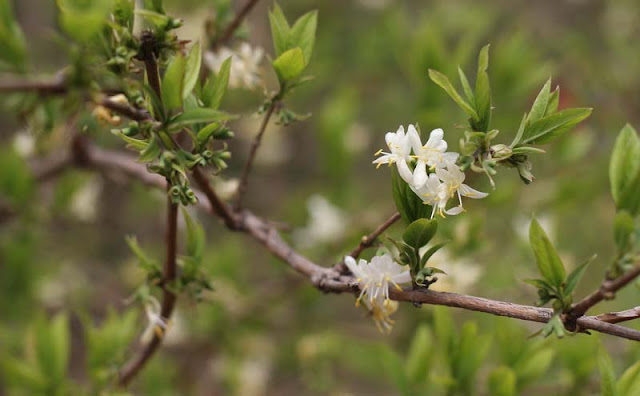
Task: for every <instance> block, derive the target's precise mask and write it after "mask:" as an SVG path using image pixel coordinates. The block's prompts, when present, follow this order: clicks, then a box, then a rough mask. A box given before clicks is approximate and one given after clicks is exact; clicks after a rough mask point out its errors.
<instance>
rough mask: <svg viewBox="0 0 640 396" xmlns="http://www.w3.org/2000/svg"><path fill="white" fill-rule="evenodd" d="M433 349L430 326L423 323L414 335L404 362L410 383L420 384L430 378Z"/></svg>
mask: <svg viewBox="0 0 640 396" xmlns="http://www.w3.org/2000/svg"><path fill="white" fill-rule="evenodd" d="M432 349H433V336H432V334H431V331H430V330H429V327H428V326H427V325H425V324H421V325H420V326H419V327H418V329H417V330H416V331H415V334H414V335H413V340H412V341H411V346H410V347H409V353H408V356H407V359H406V361H405V363H404V366H405V372H406V376H407V379H408V380H409V383H411V384H419V383H421V382H424V381H426V380H427V379H428V376H429V366H430V364H431V357H432V356H433V355H432V353H431V352H432Z"/></svg>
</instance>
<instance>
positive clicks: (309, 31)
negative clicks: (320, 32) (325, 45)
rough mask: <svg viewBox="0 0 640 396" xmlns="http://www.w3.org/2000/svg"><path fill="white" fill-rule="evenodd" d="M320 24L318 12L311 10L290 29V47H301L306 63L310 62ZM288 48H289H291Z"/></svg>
mask: <svg viewBox="0 0 640 396" xmlns="http://www.w3.org/2000/svg"><path fill="white" fill-rule="evenodd" d="M317 24H318V12H317V11H310V12H308V13H306V14H304V15H303V16H301V17H300V18H299V19H298V20H297V21H296V22H295V23H294V24H293V26H292V27H291V30H290V31H289V34H288V36H289V38H288V46H289V48H295V47H300V48H301V49H302V53H303V55H304V63H305V65H308V64H309V60H310V59H311V54H312V53H313V46H314V43H315V40H316V26H317ZM289 48H287V49H289Z"/></svg>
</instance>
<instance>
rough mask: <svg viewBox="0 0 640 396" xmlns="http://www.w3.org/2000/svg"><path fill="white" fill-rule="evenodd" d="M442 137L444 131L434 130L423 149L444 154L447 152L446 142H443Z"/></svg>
mask: <svg viewBox="0 0 640 396" xmlns="http://www.w3.org/2000/svg"><path fill="white" fill-rule="evenodd" d="M443 137H444V131H443V130H442V129H440V128H438V129H434V130H433V131H431V133H430V134H429V140H427V143H426V144H425V145H424V147H425V148H427V149H429V150H432V151H439V152H441V153H443V152H445V151H446V150H447V142H446V141H444V139H443Z"/></svg>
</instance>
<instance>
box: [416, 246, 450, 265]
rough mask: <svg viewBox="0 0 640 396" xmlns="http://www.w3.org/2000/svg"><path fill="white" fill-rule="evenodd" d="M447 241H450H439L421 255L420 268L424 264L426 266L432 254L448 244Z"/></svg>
mask: <svg viewBox="0 0 640 396" xmlns="http://www.w3.org/2000/svg"><path fill="white" fill-rule="evenodd" d="M447 243H449V242H448V241H447V242H442V243H439V244H437V245H435V246H432V247H430V248H429V249H428V250H427V251H426V252H424V254H423V255H422V257H420V268H423V267H424V266H426V265H427V262H428V261H429V259H430V258H431V256H433V255H434V254H435V253H436V252H437V251H438V250H440V249H441V248H442V247H444V245H446V244H447Z"/></svg>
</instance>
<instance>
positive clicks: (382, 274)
mask: <svg viewBox="0 0 640 396" xmlns="http://www.w3.org/2000/svg"><path fill="white" fill-rule="evenodd" d="M344 262H345V264H346V265H347V267H348V268H349V270H350V271H351V273H352V274H353V276H354V277H355V278H356V283H357V284H358V287H360V296H358V299H357V300H356V306H357V305H359V303H360V301H363V302H364V305H365V307H366V308H367V309H368V310H369V312H371V314H372V316H373V319H374V320H375V321H376V324H377V325H378V328H379V329H380V331H386V332H389V331H391V327H392V325H393V320H391V318H390V316H391V314H393V313H394V312H395V311H396V309H397V303H396V302H395V301H391V300H389V287H396V288H397V289H399V290H400V289H401V288H400V285H401V284H405V283H410V282H411V274H410V273H409V270H408V269H406V268H405V267H403V266H401V265H399V264H397V263H396V262H395V261H393V258H392V257H391V255H389V254H385V255H383V256H375V257H374V258H372V259H371V262H367V261H366V260H363V259H360V260H359V261H358V263H356V260H355V259H354V258H353V257H351V256H347V257H345V258H344Z"/></svg>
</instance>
